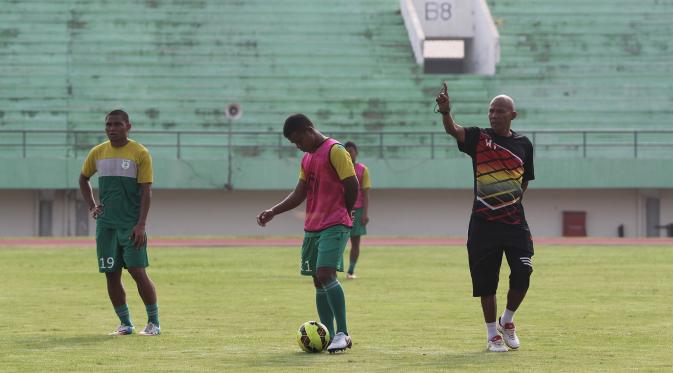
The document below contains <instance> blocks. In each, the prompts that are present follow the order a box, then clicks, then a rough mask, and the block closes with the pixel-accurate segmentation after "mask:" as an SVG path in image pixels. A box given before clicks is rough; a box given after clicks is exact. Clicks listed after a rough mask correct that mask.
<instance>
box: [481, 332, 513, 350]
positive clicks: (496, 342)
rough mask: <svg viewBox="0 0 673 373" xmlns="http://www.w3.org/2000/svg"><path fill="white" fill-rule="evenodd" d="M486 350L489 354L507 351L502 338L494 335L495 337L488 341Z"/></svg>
mask: <svg viewBox="0 0 673 373" xmlns="http://www.w3.org/2000/svg"><path fill="white" fill-rule="evenodd" d="M486 350H487V351H489V352H507V351H509V350H508V349H507V346H505V342H503V340H502V337H501V336H499V335H496V336H495V337H493V338H491V339H489V340H488V343H487V344H486Z"/></svg>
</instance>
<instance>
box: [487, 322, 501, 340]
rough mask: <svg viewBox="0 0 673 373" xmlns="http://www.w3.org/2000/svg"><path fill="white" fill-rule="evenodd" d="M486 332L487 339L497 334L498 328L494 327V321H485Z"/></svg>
mask: <svg viewBox="0 0 673 373" xmlns="http://www.w3.org/2000/svg"><path fill="white" fill-rule="evenodd" d="M486 334H487V336H488V340H489V341H490V340H491V338H493V337H495V336H496V335H499V334H498V329H497V328H496V327H495V322H487V323H486Z"/></svg>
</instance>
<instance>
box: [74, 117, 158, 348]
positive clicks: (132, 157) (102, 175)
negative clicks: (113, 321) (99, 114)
mask: <svg viewBox="0 0 673 373" xmlns="http://www.w3.org/2000/svg"><path fill="white" fill-rule="evenodd" d="M130 130H131V122H130V121H129V117H128V114H127V113H126V112H124V111H122V110H114V111H112V112H110V113H109V114H108V115H107V116H106V117H105V133H106V134H107V137H108V139H109V141H106V142H104V143H102V144H100V145H97V146H95V147H94V148H93V149H91V151H90V152H89V155H88V156H87V157H86V159H85V161H84V165H83V166H82V173H81V175H80V177H79V188H80V191H81V193H82V196H83V197H84V201H86V203H87V205H88V206H89V212H91V216H92V217H93V218H94V219H96V252H97V256H98V271H99V272H101V273H105V277H106V279H107V290H108V295H109V296H110V301H111V302H112V306H113V307H114V310H115V312H116V313H117V316H118V317H119V320H120V321H121V324H120V325H119V327H118V328H117V330H115V331H114V332H112V333H110V335H127V334H132V333H133V330H134V326H133V322H132V321H131V315H130V312H129V308H128V305H127V304H126V292H125V290H124V285H123V283H122V268H127V269H128V272H129V273H130V274H131V277H133V280H134V281H135V282H136V285H137V287H138V292H139V293H140V297H141V298H142V300H143V302H144V303H145V309H146V311H147V318H148V321H147V326H146V327H145V329H143V330H142V331H141V332H140V333H139V334H140V335H145V336H156V335H159V334H160V333H161V329H160V326H159V306H158V305H157V294H156V291H155V289H154V283H153V282H152V280H151V279H150V278H149V276H148V275H147V272H146V271H145V268H146V267H147V266H149V261H148V259H147V236H146V233H145V224H146V222H147V215H148V213H149V210H150V200H151V197H152V180H153V174H152V157H151V156H150V153H149V151H148V150H147V149H146V148H145V147H144V146H142V145H141V144H139V143H137V142H135V141H133V140H131V139H129V138H128V134H129V131H130ZM95 173H98V186H99V191H100V203H97V202H96V200H95V199H94V196H93V191H92V189H91V183H90V182H89V179H90V178H91V176H93V175H94V174H95Z"/></svg>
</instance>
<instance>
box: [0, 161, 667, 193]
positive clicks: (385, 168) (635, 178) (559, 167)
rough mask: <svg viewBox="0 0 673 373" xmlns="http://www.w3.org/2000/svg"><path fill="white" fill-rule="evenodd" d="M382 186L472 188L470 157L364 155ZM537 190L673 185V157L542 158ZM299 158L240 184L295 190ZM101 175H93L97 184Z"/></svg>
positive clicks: (194, 175) (172, 168)
mask: <svg viewBox="0 0 673 373" xmlns="http://www.w3.org/2000/svg"><path fill="white" fill-rule="evenodd" d="M362 161H363V162H365V163H366V164H367V165H368V167H369V168H370V170H371V172H372V180H373V184H374V185H373V187H375V188H380V189H399V188H410V189H438V188H439V189H444V188H446V189H471V188H472V174H471V173H472V168H471V167H472V166H471V162H470V160H469V158H467V157H463V158H458V159H444V160H430V159H414V160H381V159H366V158H364V159H362ZM81 162H82V160H81V159H73V160H49V159H37V158H31V159H20V160H15V161H12V162H11V163H10V162H1V163H0V174H2V175H11V177H6V178H3V188H4V189H52V188H53V189H76V188H78V187H79V186H78V177H79V172H80V168H81ZM154 167H155V170H154V172H155V182H154V188H160V189H226V188H227V184H228V182H229V181H228V172H227V171H228V168H227V164H226V162H223V161H221V160H201V161H190V162H187V161H179V160H165V159H157V160H155V163H154ZM535 168H536V171H535V174H536V178H537V180H536V181H534V182H532V183H531V188H535V189H581V188H589V189H591V188H597V189H601V188H607V189H609V188H673V176H672V174H671V171H672V170H673V168H672V167H671V165H670V161H668V160H650V161H648V162H641V161H638V160H631V159H625V160H606V159H565V160H550V159H540V160H537V161H536V165H535ZM298 175H299V160H298V159H284V160H259V159H239V160H237V162H235V163H234V165H233V169H232V178H231V184H232V186H233V188H234V189H250V190H279V189H280V190H284V189H287V190H290V189H292V188H294V186H295V185H296V183H297V178H298ZM95 179H96V178H95V177H94V178H92V182H93V185H94V186H95V185H97V184H96V180H95Z"/></svg>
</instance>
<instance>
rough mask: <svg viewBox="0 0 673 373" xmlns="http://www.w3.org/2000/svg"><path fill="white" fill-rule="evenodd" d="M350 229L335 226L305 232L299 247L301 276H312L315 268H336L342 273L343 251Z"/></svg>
mask: <svg viewBox="0 0 673 373" xmlns="http://www.w3.org/2000/svg"><path fill="white" fill-rule="evenodd" d="M350 233H351V229H350V228H349V227H346V226H343V225H335V226H333V227H329V228H327V229H323V230H322V231H320V232H306V233H305V234H304V243H303V244H302V246H301V274H302V275H306V276H313V275H315V274H316V268H320V267H327V268H336V270H337V271H339V272H343V271H344V258H343V256H344V249H346V244H347V243H348V238H349V237H350Z"/></svg>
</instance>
